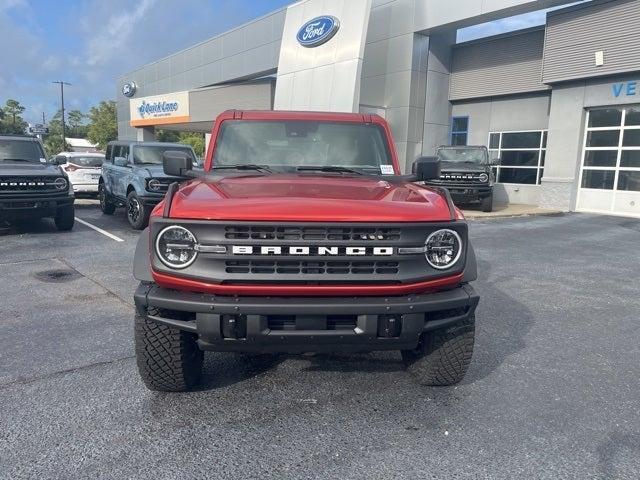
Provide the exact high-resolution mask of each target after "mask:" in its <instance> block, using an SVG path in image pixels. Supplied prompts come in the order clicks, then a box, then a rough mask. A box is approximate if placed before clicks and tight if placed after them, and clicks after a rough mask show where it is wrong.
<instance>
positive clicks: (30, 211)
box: [0, 135, 75, 230]
mask: <svg viewBox="0 0 640 480" xmlns="http://www.w3.org/2000/svg"><path fill="white" fill-rule="evenodd" d="M74 200H75V198H74V196H73V187H72V186H71V183H70V182H69V178H68V177H67V174H66V173H65V172H64V171H63V170H62V169H61V168H60V167H59V166H57V165H50V164H48V163H46V159H45V153H44V149H43V148H42V144H41V143H40V140H38V139H37V138H36V137H31V136H26V135H0V222H4V221H9V222H10V221H14V220H20V219H35V218H42V217H53V219H54V220H55V223H56V227H57V228H58V230H71V229H72V228H73V223H74V220H75V215H74V208H73V202H74Z"/></svg>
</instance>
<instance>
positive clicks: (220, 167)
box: [211, 163, 271, 173]
mask: <svg viewBox="0 0 640 480" xmlns="http://www.w3.org/2000/svg"><path fill="white" fill-rule="evenodd" d="M211 169H212V170H258V171H259V172H269V173H271V169H270V168H269V167H267V166H266V165H256V164H254V163H239V164H237V165H214V166H213V167H211Z"/></svg>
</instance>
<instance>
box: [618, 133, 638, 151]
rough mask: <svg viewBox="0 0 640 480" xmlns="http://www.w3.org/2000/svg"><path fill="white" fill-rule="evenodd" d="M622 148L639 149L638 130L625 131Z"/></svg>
mask: <svg viewBox="0 0 640 480" xmlns="http://www.w3.org/2000/svg"><path fill="white" fill-rule="evenodd" d="M622 146H624V147H640V130H625V132H624V138H623V139H622Z"/></svg>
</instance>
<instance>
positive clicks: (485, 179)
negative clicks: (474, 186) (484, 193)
mask: <svg viewBox="0 0 640 480" xmlns="http://www.w3.org/2000/svg"><path fill="white" fill-rule="evenodd" d="M478 180H479V181H481V182H482V183H486V182H488V181H489V175H487V174H486V173H481V174H480V176H479V177H478Z"/></svg>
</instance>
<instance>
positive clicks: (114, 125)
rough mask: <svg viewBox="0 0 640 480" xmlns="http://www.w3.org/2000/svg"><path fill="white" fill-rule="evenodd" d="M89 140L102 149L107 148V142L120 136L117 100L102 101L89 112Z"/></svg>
mask: <svg viewBox="0 0 640 480" xmlns="http://www.w3.org/2000/svg"><path fill="white" fill-rule="evenodd" d="M87 136H88V138H89V140H90V141H91V142H93V143H97V144H98V147H99V148H100V149H101V150H104V149H105V148H107V143H108V142H110V141H111V140H116V139H117V138H118V121H117V118H116V102H114V101H113V100H107V101H102V102H100V104H99V105H98V106H96V107H92V108H91V110H90V112H89V128H88V131H87Z"/></svg>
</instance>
